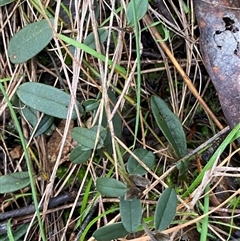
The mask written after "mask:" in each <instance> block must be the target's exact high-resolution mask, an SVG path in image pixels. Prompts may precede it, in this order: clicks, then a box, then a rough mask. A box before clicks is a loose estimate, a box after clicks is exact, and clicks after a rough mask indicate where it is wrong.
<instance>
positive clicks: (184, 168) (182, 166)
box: [176, 160, 189, 181]
mask: <svg viewBox="0 0 240 241" xmlns="http://www.w3.org/2000/svg"><path fill="white" fill-rule="evenodd" d="M188 164H189V160H182V161H180V162H177V164H176V166H177V169H178V170H179V171H180V179H181V180H184V181H187V173H188Z"/></svg>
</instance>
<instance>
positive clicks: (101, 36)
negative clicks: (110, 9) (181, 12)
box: [83, 28, 108, 49]
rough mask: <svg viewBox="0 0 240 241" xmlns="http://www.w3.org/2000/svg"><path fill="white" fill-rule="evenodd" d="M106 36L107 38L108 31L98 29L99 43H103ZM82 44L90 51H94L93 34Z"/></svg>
mask: <svg viewBox="0 0 240 241" xmlns="http://www.w3.org/2000/svg"><path fill="white" fill-rule="evenodd" d="M107 36H108V31H107V30H106V29H105V28H100V29H98V37H99V41H100V43H104V42H105V40H106V39H107ZM83 43H84V44H86V45H87V46H88V47H90V48H92V49H96V43H95V38H94V34H93V32H92V33H90V34H89V35H88V36H87V37H86V39H85V40H84V42H83Z"/></svg>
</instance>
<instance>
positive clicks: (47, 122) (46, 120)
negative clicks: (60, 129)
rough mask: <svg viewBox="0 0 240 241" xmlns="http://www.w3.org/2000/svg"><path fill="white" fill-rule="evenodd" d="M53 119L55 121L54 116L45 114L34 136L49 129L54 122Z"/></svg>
mask: <svg viewBox="0 0 240 241" xmlns="http://www.w3.org/2000/svg"><path fill="white" fill-rule="evenodd" d="M53 121H54V117H52V116H49V115H44V116H43V118H42V119H41V121H40V123H39V125H38V127H37V130H36V132H35V134H34V137H37V136H40V135H41V134H43V133H45V132H46V131H47V130H49V129H50V128H51V126H52V124H53ZM33 127H35V126H33Z"/></svg>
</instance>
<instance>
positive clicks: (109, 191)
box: [96, 177, 127, 197]
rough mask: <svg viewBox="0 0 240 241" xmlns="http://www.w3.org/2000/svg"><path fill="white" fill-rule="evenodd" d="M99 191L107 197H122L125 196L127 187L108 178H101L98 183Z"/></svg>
mask: <svg viewBox="0 0 240 241" xmlns="http://www.w3.org/2000/svg"><path fill="white" fill-rule="evenodd" d="M96 187H97V190H98V191H99V192H100V193H101V194H102V195H104V196H107V197H121V196H123V195H124V194H125V192H126V190H127V187H126V185H125V184H123V183H122V182H120V181H118V180H116V179H113V178H108V177H100V178H98V179H97V182H96Z"/></svg>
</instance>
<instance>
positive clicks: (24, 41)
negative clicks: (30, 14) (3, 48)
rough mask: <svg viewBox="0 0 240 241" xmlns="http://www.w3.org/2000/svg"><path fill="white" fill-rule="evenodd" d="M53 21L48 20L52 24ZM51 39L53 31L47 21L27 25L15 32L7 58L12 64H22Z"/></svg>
mask: <svg viewBox="0 0 240 241" xmlns="http://www.w3.org/2000/svg"><path fill="white" fill-rule="evenodd" d="M53 21H54V20H53V19H50V22H51V24H53ZM52 37H53V30H52V28H51V27H50V26H49V23H48V21H47V20H45V19H43V20H40V21H38V22H35V23H31V24H28V25H27V26H25V27H24V28H22V29H21V30H20V31H19V32H17V33H16V34H15V35H14V36H13V37H12V38H11V39H10V42H9V46H8V56H9V58H10V60H11V62H12V63H14V64H20V63H23V62H25V61H27V60H29V59H31V58H32V57H34V56H35V55H37V54H38V53H39V52H40V51H41V50H42V49H44V48H45V47H46V46H47V45H48V44H49V42H50V41H51V39H52Z"/></svg>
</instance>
